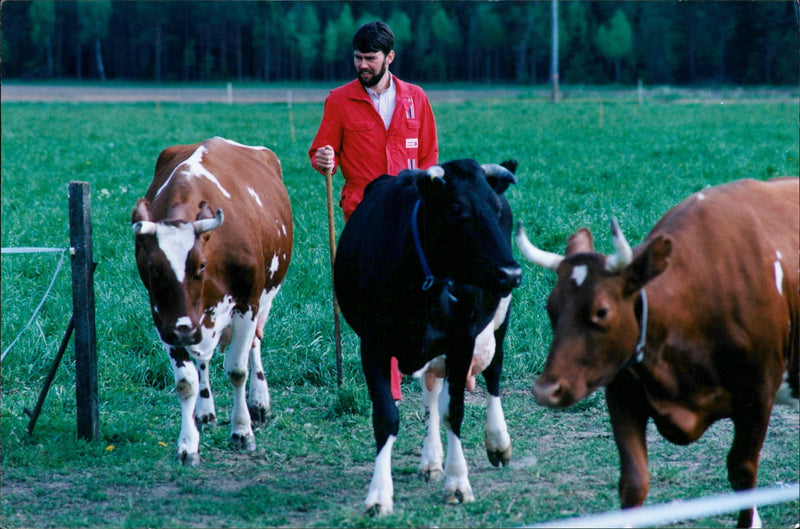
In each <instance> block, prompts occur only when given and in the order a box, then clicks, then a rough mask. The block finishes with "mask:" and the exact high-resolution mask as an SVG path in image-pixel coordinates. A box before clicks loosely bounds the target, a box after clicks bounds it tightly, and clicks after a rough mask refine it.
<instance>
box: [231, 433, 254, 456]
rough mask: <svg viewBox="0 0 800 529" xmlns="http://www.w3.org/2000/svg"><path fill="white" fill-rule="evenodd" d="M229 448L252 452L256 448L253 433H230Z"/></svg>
mask: <svg viewBox="0 0 800 529" xmlns="http://www.w3.org/2000/svg"><path fill="white" fill-rule="evenodd" d="M231 448H232V449H233V450H235V451H240V450H244V451H246V452H252V451H253V450H255V449H256V438H255V436H253V434H250V435H242V434H238V433H234V434H231Z"/></svg>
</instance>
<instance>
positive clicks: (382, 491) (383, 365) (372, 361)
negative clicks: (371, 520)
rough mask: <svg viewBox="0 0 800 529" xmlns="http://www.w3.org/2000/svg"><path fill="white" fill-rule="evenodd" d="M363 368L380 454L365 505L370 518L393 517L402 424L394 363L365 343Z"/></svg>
mask: <svg viewBox="0 0 800 529" xmlns="http://www.w3.org/2000/svg"><path fill="white" fill-rule="evenodd" d="M361 366H362V368H363V370H364V376H365V377H366V380H367V388H368V389H369V398H370V400H371V401H372V429H373V432H374V434H375V444H376V446H377V452H378V455H377V457H376V458H375V471H374V472H373V474H372V481H371V482H370V484H369V491H368V492H367V499H366V500H365V501H364V506H365V507H366V512H367V514H369V515H373V516H374V515H383V514H390V513H391V512H392V510H393V508H394V500H393V495H394V484H393V483H392V445H394V441H395V439H396V438H397V431H398V427H399V423H400V417H399V414H398V412H397V406H396V405H395V403H394V399H393V398H392V390H391V383H390V378H389V371H390V361H389V357H388V356H386V357H384V358H381V359H377V358H376V357H375V355H374V353H373V351H372V350H370V347H369V345H368V344H366V343H365V341H364V340H362V341H361Z"/></svg>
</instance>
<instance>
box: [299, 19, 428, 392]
mask: <svg viewBox="0 0 800 529" xmlns="http://www.w3.org/2000/svg"><path fill="white" fill-rule="evenodd" d="M394 57H395V53H394V34H393V33H392V30H391V29H390V28H389V26H387V25H386V24H384V23H383V22H380V21H376V22H370V23H368V24H364V25H363V26H361V27H360V28H359V29H358V31H356V34H355V36H353V60H354V64H355V67H356V72H357V74H358V79H356V80H353V81H351V82H349V83H347V84H346V85H344V86H340V87H339V88H336V89H334V90H332V91H331V93H330V95H329V96H328V98H327V99H326V100H325V109H324V112H323V115H322V122H321V123H320V126H319V130H318V131H317V135H316V136H315V137H314V141H313V142H312V143H311V148H310V149H309V150H308V155H309V158H310V159H311V165H312V166H313V167H314V169H316V170H317V171H319V172H321V173H323V174H324V173H325V171H326V170H330V171H331V172H332V173H335V172H336V170H337V168H339V167H341V170H342V177H343V178H344V186H343V187H342V194H341V198H340V201H339V206H341V208H342V212H343V214H344V220H345V222H346V221H347V219H348V218H349V217H350V214H351V213H353V211H354V210H355V209H356V206H357V205H358V204H359V202H361V198H362V197H363V196H364V188H365V187H366V186H367V184H368V183H370V182H371V181H372V180H374V179H375V178H377V177H378V176H380V175H382V174H390V175H397V174H398V173H399V172H400V171H402V170H403V169H417V168H419V169H427V168H429V167H431V166H433V165H436V163H437V161H438V157H439V146H438V143H437V140H436V123H435V121H434V118H433V111H432V110H431V105H430V102H429V101H428V97H427V96H426V95H425V92H423V91H422V89H421V88H420V87H418V86H416V85H413V84H411V83H406V82H404V81H401V80H400V79H398V78H397V76H394V75H392V74H391V73H390V72H389V65H391V64H392V61H393V60H394ZM400 379H401V375H400V372H399V370H398V369H397V361H396V360H395V359H394V358H393V359H392V395H393V396H394V398H395V400H399V399H400V398H401V392H400Z"/></svg>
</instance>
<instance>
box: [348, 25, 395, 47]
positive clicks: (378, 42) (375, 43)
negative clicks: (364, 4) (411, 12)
mask: <svg viewBox="0 0 800 529" xmlns="http://www.w3.org/2000/svg"><path fill="white" fill-rule="evenodd" d="M353 49H354V50H358V51H360V52H362V53H369V52H376V51H382V52H383V53H385V54H387V55H388V53H389V52H390V51H392V50H393V49H394V33H392V30H391V29H390V28H389V26H387V25H386V24H385V23H383V22H381V21H380V20H376V21H375V22H368V23H366V24H364V25H363V26H361V27H360V28H358V31H356V34H355V35H353Z"/></svg>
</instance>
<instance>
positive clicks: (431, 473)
mask: <svg viewBox="0 0 800 529" xmlns="http://www.w3.org/2000/svg"><path fill="white" fill-rule="evenodd" d="M443 477H444V470H443V469H442V467H438V468H437V467H428V468H421V469H419V479H421V480H423V481H424V482H425V483H435V482H437V481H440V480H441V479H442V478H443Z"/></svg>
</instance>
